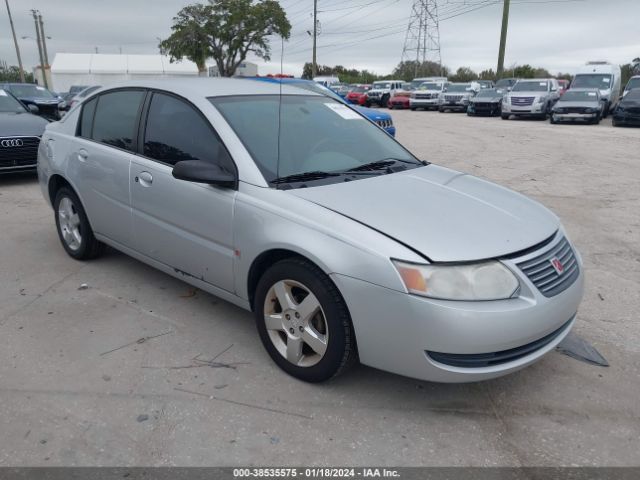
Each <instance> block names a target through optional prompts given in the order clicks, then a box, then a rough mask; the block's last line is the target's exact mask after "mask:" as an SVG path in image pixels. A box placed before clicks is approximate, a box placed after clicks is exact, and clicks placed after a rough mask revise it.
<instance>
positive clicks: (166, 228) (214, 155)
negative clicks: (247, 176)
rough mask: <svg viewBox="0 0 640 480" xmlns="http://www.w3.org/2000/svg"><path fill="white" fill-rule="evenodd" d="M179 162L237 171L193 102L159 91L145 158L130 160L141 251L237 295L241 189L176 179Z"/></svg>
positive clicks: (151, 107)
mask: <svg viewBox="0 0 640 480" xmlns="http://www.w3.org/2000/svg"><path fill="white" fill-rule="evenodd" d="M181 160H205V161H211V162H216V163H219V164H221V165H222V166H223V167H225V168H227V169H229V170H230V171H235V167H233V162H232V161H231V159H230V156H229V154H228V153H227V151H226V149H225V148H224V146H223V145H222V143H221V141H220V140H219V138H218V136H217V134H216V133H215V131H214V130H213V128H212V127H211V125H210V124H209V122H208V120H207V119H206V118H205V117H204V116H203V115H202V113H201V112H199V111H198V110H197V109H196V108H195V107H194V106H193V105H191V104H190V103H188V102H186V101H185V100H183V99H181V98H178V97H175V96H173V95H169V94H165V93H158V92H156V93H154V94H153V96H152V98H151V100H150V102H149V107H148V112H147V114H146V127H145V131H144V133H143V139H142V155H141V156H140V155H139V156H137V157H136V158H135V159H134V160H133V161H132V163H131V174H130V186H131V202H132V207H133V225H134V235H135V244H136V250H138V251H139V252H140V253H142V254H144V255H146V256H148V257H151V258H152V259H154V260H157V261H159V262H161V263H163V264H165V265H167V266H169V267H171V268H173V269H174V270H175V271H176V272H178V273H181V274H182V275H188V276H192V277H195V278H197V279H199V280H202V281H204V282H207V283H210V284H212V285H215V286H216V287H218V288H222V289H224V290H227V291H229V292H233V291H234V288H233V261H234V247H233V209H234V202H235V198H236V191H235V190H231V189H223V188H218V187H214V186H211V185H205V184H199V183H192V182H187V181H184V180H177V179H175V178H174V177H173V176H172V174H171V171H172V169H173V166H174V165H175V164H176V163H177V162H179V161H181Z"/></svg>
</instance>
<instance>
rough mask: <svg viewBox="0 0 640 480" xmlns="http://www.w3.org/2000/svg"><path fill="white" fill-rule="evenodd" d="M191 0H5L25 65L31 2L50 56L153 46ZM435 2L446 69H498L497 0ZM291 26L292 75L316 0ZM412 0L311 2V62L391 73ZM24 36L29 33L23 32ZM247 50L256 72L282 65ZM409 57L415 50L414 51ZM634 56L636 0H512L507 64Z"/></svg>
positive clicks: (31, 40)
mask: <svg viewBox="0 0 640 480" xmlns="http://www.w3.org/2000/svg"><path fill="white" fill-rule="evenodd" d="M194 1H195V0H9V5H10V7H11V10H12V14H13V20H14V23H15V28H16V34H17V36H18V42H19V45H20V51H21V53H22V58H23V63H24V65H25V68H28V69H31V68H32V67H33V66H35V65H36V64H38V50H37V45H36V41H35V26H34V22H33V18H32V16H31V13H30V9H32V8H35V9H38V10H39V11H40V12H41V14H42V15H43V19H44V22H45V25H44V27H45V33H46V36H47V37H51V38H50V39H47V49H48V52H49V60H50V62H52V61H53V59H54V58H55V53H56V52H67V53H93V52H95V51H96V49H97V51H98V52H99V53H128V54H136V53H140V54H153V53H158V48H157V45H158V38H166V37H167V36H168V35H169V34H170V32H171V30H170V27H171V19H172V17H173V16H174V15H175V14H176V13H177V11H178V10H179V9H180V8H182V7H183V6H185V5H187V4H189V3H194ZM433 1H437V5H438V13H439V18H440V22H439V27H440V48H441V54H442V62H443V64H444V65H446V66H448V67H449V68H450V69H452V70H455V69H457V68H458V67H460V66H468V67H471V68H472V69H474V70H476V71H481V70H484V69H488V68H493V69H495V68H496V63H497V56H498V45H499V37H500V25H501V21H502V0H433ZM280 3H281V5H282V6H283V8H284V9H285V10H286V12H287V16H288V18H289V20H290V22H291V24H292V32H291V38H290V39H289V40H288V41H285V42H284V56H283V58H282V67H283V71H284V73H289V74H293V75H295V76H299V75H300V74H301V73H302V66H303V64H304V63H305V62H308V61H311V44H312V43H311V37H310V35H309V34H308V33H307V30H310V29H311V28H312V27H313V20H312V11H313V0H280ZM412 4H413V0H318V10H319V13H318V19H319V22H320V30H321V33H320V35H319V37H318V63H319V64H322V65H343V66H345V67H349V68H358V69H365V68H366V69H368V70H370V71H373V72H375V73H378V74H389V73H391V71H392V70H393V68H394V67H395V66H396V65H397V64H398V62H399V61H400V59H401V56H402V50H403V45H404V42H405V36H406V30H407V24H408V21H409V18H410V14H411V10H412ZM22 37H27V38H22ZM271 45H272V60H271V62H264V61H263V60H261V59H255V58H252V57H249V58H248V60H251V61H255V62H256V63H258V68H259V73H260V74H267V73H277V72H279V71H280V68H281V66H280V63H281V62H280V60H281V59H280V56H281V47H282V42H281V41H280V39H279V38H274V39H273V41H272V43H271ZM413 55H415V54H413ZM639 56H640V0H512V1H511V10H510V17H509V32H508V37H507V48H506V57H505V66H506V67H508V66H510V65H513V64H525V63H528V64H531V65H534V66H541V67H544V68H547V69H548V70H549V71H551V72H552V73H557V72H568V73H572V72H573V71H575V70H576V68H577V67H579V66H580V65H583V64H584V63H585V62H586V61H588V60H608V61H610V62H612V63H619V64H623V63H629V62H630V61H631V60H632V59H633V58H636V57H639ZM1 60H4V61H6V62H7V63H8V64H10V65H16V64H17V58H16V52H15V47H14V44H13V39H12V37H11V30H10V26H9V18H8V15H7V11H6V8H5V5H4V2H0V61H1Z"/></svg>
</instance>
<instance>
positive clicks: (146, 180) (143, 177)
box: [135, 172, 153, 187]
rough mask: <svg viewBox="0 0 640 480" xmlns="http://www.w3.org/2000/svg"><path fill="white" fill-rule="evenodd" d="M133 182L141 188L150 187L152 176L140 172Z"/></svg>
mask: <svg viewBox="0 0 640 480" xmlns="http://www.w3.org/2000/svg"><path fill="white" fill-rule="evenodd" d="M135 180H136V183H139V184H140V185H142V186H143V187H150V186H151V184H152V183H153V175H151V174H150V173H149V172H140V173H139V174H138V176H137V177H136V178H135Z"/></svg>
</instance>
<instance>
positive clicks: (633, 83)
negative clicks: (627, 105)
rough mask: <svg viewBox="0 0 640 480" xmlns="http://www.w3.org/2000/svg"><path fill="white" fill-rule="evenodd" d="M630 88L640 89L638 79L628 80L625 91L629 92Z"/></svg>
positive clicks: (639, 79)
mask: <svg viewBox="0 0 640 480" xmlns="http://www.w3.org/2000/svg"><path fill="white" fill-rule="evenodd" d="M632 88H640V77H638V78H632V79H631V80H629V83H627V86H626V87H625V90H631V89H632Z"/></svg>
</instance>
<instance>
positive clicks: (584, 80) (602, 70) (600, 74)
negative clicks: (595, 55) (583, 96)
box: [571, 61, 622, 117]
mask: <svg viewBox="0 0 640 480" xmlns="http://www.w3.org/2000/svg"><path fill="white" fill-rule="evenodd" d="M621 81H622V71H621V70H620V65H612V64H611V63H609V62H602V61H598V62H587V64H586V65H584V66H582V67H580V69H579V70H578V72H577V73H576V75H575V77H573V82H571V88H597V89H598V90H600V97H601V98H602V100H603V101H605V102H606V107H605V109H604V111H603V113H602V116H603V117H606V116H607V114H608V113H609V112H610V111H612V110H613V109H614V108H615V106H616V104H617V103H618V100H619V99H620V83H621Z"/></svg>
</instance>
